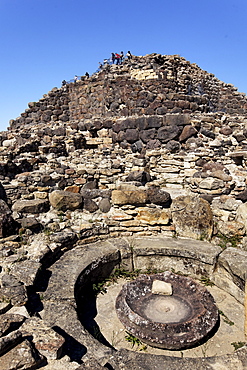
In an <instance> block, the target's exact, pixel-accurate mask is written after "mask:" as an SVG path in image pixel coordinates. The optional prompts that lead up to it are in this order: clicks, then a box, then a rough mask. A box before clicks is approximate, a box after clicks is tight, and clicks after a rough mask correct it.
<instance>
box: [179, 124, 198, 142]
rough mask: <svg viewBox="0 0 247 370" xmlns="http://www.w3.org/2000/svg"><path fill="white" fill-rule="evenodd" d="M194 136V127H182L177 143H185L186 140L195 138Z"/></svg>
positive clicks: (195, 132)
mask: <svg viewBox="0 0 247 370" xmlns="http://www.w3.org/2000/svg"><path fill="white" fill-rule="evenodd" d="M196 134H197V130H196V129H195V127H193V126H191V125H186V126H184V128H183V131H182V133H181V134H180V136H179V141H186V140H187V139H189V138H190V137H192V136H195V135H196Z"/></svg>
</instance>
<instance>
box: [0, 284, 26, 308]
mask: <svg viewBox="0 0 247 370" xmlns="http://www.w3.org/2000/svg"><path fill="white" fill-rule="evenodd" d="M27 300H28V298H27V292H26V288H25V287H24V285H19V286H14V287H9V286H8V287H2V288H1V289H0V302H10V303H11V304H12V305H13V306H15V305H17V306H22V305H24V304H25V303H26V302H27Z"/></svg>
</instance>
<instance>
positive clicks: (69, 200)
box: [49, 190, 82, 211]
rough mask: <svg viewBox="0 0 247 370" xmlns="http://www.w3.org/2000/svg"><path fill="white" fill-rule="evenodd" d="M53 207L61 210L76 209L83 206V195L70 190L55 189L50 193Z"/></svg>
mask: <svg viewBox="0 0 247 370" xmlns="http://www.w3.org/2000/svg"><path fill="white" fill-rule="evenodd" d="M49 201H50V203H51V205H52V207H53V208H55V209H57V210H61V211H66V210H67V209H69V210H74V209H77V208H80V207H81V206H82V196H81V195H80V194H77V193H72V192H70V191H62V190H55V191H53V192H52V193H51V194H50V195H49Z"/></svg>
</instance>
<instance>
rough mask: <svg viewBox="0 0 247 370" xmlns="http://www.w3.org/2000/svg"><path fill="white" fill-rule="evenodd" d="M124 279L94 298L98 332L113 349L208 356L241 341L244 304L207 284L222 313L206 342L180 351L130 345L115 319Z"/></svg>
mask: <svg viewBox="0 0 247 370" xmlns="http://www.w3.org/2000/svg"><path fill="white" fill-rule="evenodd" d="M125 282H126V281H125V280H123V279H121V280H119V281H118V282H117V283H114V284H111V285H110V286H109V287H108V288H107V293H105V294H99V296H98V298H97V311H98V314H97V316H96V318H95V321H96V322H97V324H98V325H99V327H100V330H101V333H102V334H103V336H104V337H105V338H106V339H107V341H108V342H109V343H110V344H111V345H113V346H114V347H115V348H116V349H120V348H127V349H129V350H131V349H133V350H134V351H139V350H145V352H146V353H151V354H157V355H160V354H163V355H169V356H177V357H208V356H219V355H224V354H230V353H233V352H234V346H233V345H232V344H231V343H234V342H244V341H245V338H244V332H243V330H244V307H243V306H242V305H241V304H240V303H238V302H237V301H236V300H235V299H234V298H233V297H232V296H231V295H229V294H228V293H226V292H224V291H223V290H221V289H219V288H217V287H216V286H213V287H207V288H208V290H209V291H210V293H211V294H212V295H213V297H214V299H215V301H216V304H217V307H218V309H219V310H220V311H221V312H222V313H223V314H221V315H220V326H219V329H218V330H217V332H216V333H215V335H214V336H213V337H211V338H210V339H209V340H208V341H207V342H206V343H204V344H202V345H200V346H198V347H196V348H191V349H187V350H183V351H168V350H162V349H158V348H153V347H150V346H147V348H145V347H146V346H144V347H143V345H140V346H139V347H137V346H134V348H132V345H131V343H129V342H128V341H127V340H126V339H125V336H126V331H125V328H124V326H123V325H122V324H121V322H120V321H119V319H118V317H117V314H116V311H115V300H116V297H117V295H118V293H119V291H120V290H121V287H122V285H123V284H124V283H125Z"/></svg>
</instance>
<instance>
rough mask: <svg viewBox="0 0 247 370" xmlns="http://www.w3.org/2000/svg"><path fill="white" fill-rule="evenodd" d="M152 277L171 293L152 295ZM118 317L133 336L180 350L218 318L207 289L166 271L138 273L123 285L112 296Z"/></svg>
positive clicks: (198, 339)
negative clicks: (169, 287) (114, 299)
mask: <svg viewBox="0 0 247 370" xmlns="http://www.w3.org/2000/svg"><path fill="white" fill-rule="evenodd" d="M155 280H160V281H165V282H166V283H170V284H171V286H172V295H169V296H165V295H162V294H153V293H152V285H153V282H154V281H155ZM116 311H117V315H118V318H119V320H120V321H121V322H122V324H123V325H124V326H125V328H126V329H127V330H128V331H129V332H130V333H131V334H133V335H134V336H136V337H137V338H139V339H140V340H142V341H143V342H144V343H147V344H149V345H151V346H153V347H158V348H164V349H184V348H189V347H193V346H195V345H197V344H199V343H200V342H201V341H202V340H203V339H204V338H206V337H207V336H208V335H209V333H210V332H211V331H212V329H213V328H214V327H215V325H216V324H217V322H218V319H219V313H218V309H217V307H216V305H215V302H214V298H213V297H212V295H211V294H210V293H209V291H208V290H207V289H206V288H205V287H203V286H201V285H200V284H198V283H196V282H195V281H194V280H192V279H190V278H188V277H185V276H181V275H176V274H173V273H172V272H170V271H165V272H164V273H160V274H154V275H140V276H139V277H138V278H137V279H136V280H134V281H130V282H128V283H126V284H125V285H123V287H122V290H121V291H120V293H119V295H118V297H117V299H116Z"/></svg>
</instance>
